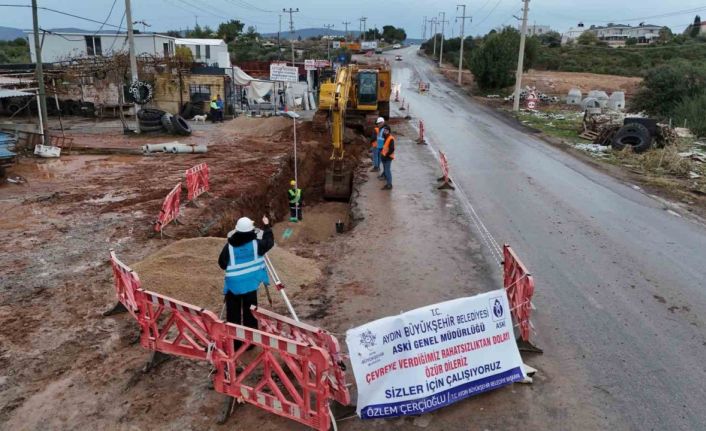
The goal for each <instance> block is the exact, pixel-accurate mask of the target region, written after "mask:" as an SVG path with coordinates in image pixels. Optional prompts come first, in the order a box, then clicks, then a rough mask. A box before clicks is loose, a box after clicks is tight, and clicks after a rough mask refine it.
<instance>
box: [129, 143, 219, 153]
mask: <svg viewBox="0 0 706 431" xmlns="http://www.w3.org/2000/svg"><path fill="white" fill-rule="evenodd" d="M142 152H143V153H145V154H147V153H172V154H194V153H206V152H208V147H206V146H205V145H186V144H180V143H178V142H167V143H166V144H147V145H143V146H142Z"/></svg>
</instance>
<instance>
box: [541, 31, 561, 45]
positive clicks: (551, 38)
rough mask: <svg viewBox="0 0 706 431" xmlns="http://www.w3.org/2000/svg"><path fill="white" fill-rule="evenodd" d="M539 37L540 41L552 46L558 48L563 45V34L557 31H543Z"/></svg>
mask: <svg viewBox="0 0 706 431" xmlns="http://www.w3.org/2000/svg"><path fill="white" fill-rule="evenodd" d="M537 38H538V39H539V43H541V44H542V45H545V46H548V47H550V48H556V47H559V46H561V35H560V34H559V33H558V32H556V31H550V32H547V33H542V34H540V35H539V36H537Z"/></svg>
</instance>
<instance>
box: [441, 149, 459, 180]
mask: <svg viewBox="0 0 706 431" xmlns="http://www.w3.org/2000/svg"><path fill="white" fill-rule="evenodd" d="M439 164H440V165H441V174H442V176H441V177H439V179H438V180H437V181H443V182H444V183H443V184H442V185H440V186H439V187H437V188H438V189H454V188H455V187H454V186H452V185H451V183H452V181H451V178H449V160H448V159H447V158H446V154H444V152H443V151H441V150H440V151H439Z"/></svg>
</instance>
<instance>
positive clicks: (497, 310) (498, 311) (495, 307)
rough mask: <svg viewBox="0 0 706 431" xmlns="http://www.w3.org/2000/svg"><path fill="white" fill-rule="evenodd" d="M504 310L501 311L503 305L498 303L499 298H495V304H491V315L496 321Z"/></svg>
mask: <svg viewBox="0 0 706 431" xmlns="http://www.w3.org/2000/svg"><path fill="white" fill-rule="evenodd" d="M504 312H505V310H503V304H502V303H501V302H500V298H495V303H494V304H493V315H495V318H496V319H500V318H501V317H503V313H504Z"/></svg>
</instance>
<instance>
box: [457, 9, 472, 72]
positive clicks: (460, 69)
mask: <svg viewBox="0 0 706 431" xmlns="http://www.w3.org/2000/svg"><path fill="white" fill-rule="evenodd" d="M458 8H463V13H462V14H461V16H459V17H457V18H458V19H460V20H461V51H460V53H459V57H458V85H461V83H462V82H463V80H462V74H463V38H464V37H465V34H464V30H465V24H466V20H467V19H470V20H471V21H473V18H471V17H470V16H466V5H465V4H460V5H457V6H456V12H458Z"/></svg>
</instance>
